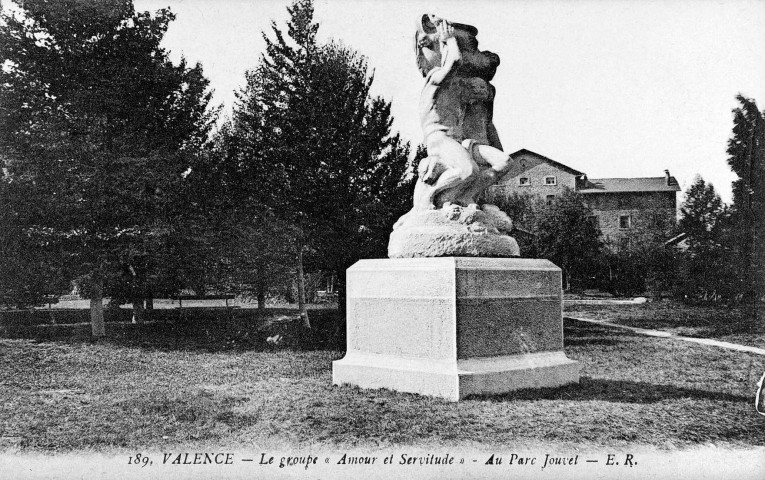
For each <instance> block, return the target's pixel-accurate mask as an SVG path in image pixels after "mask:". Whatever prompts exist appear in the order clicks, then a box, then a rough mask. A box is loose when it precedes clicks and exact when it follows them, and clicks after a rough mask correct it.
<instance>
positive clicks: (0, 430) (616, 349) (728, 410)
mask: <svg viewBox="0 0 765 480" xmlns="http://www.w3.org/2000/svg"><path fill="white" fill-rule="evenodd" d="M111 330H112V331H113V332H114V331H115V330H116V328H111ZM141 335H143V336H147V338H148V337H151V341H147V342H142V341H140V340H136V338H133V337H135V336H141ZM162 335H168V332H167V330H166V329H165V330H162V329H160V328H159V327H154V326H151V325H146V326H145V328H143V329H140V330H136V331H135V332H134V335H133V337H130V338H129V336H126V335H124V332H123V333H121V334H112V336H111V337H109V338H108V339H107V340H105V341H103V342H101V343H97V344H94V343H90V342H88V341H83V340H78V339H76V338H73V339H69V338H59V339H54V340H46V341H36V340H32V339H0V442H1V443H0V449H1V451H6V452H10V451H19V452H27V453H32V452H41V453H54V452H55V453H60V452H86V453H88V452H94V451H102V452H111V451H115V450H120V451H121V450H127V449H130V450H131V451H140V450H141V449H146V450H150V449H168V448H179V447H185V448H194V447H195V446H196V447H203V446H205V445H206V446H215V447H216V448H218V447H219V448H232V449H236V448H250V449H252V448H257V447H262V448H266V447H267V448H271V449H287V448H300V447H309V446H310V447H325V448H333V449H334V448H354V447H356V448H380V447H390V446H408V445H412V446H424V447H428V446H454V447H465V448H472V447H476V446H485V447H488V446H501V447H502V448H505V449H509V448H514V447H515V448H531V447H533V446H535V445H547V446H552V447H555V448H574V449H576V448H580V449H584V448H597V447H599V446H608V447H609V448H611V449H614V448H619V447H626V446H630V447H634V446H651V447H656V448H659V449H669V450H673V449H677V448H689V447H694V446H702V445H706V444H709V443H712V444H714V445H716V446H726V447H751V446H763V445H765V428H764V425H765V420H764V419H763V417H761V416H759V415H758V414H757V413H756V412H755V410H754V393H755V388H756V386H755V384H756V382H757V380H758V379H759V377H760V376H761V375H762V373H763V371H765V357H762V356H757V355H753V354H748V353H741V352H734V351H728V350H724V349H721V348H714V347H707V346H703V345H696V344H688V343H684V342H680V341H675V340H671V339H657V338H650V337H645V336H639V335H634V334H632V333H631V332H628V331H622V330H617V329H613V328H606V327H601V326H597V325H590V324H582V323H581V322H566V324H565V342H566V353H567V355H568V356H569V357H570V358H573V359H576V360H579V361H580V362H581V363H582V367H583V368H582V380H581V384H580V385H572V386H568V387H564V388H557V389H546V390H541V391H536V390H535V391H521V392H517V393H514V394H511V395H505V396H493V397H481V398H472V399H468V400H466V401H462V402H459V403H449V402H446V401H442V400H438V399H432V398H426V397H421V396H418V395H411V394H401V393H395V392H391V391H386V390H376V391H362V390H359V389H356V388H350V387H342V388H339V387H334V386H332V385H331V361H332V360H335V359H339V358H341V357H342V356H343V353H342V352H340V351H336V350H315V351H292V350H268V349H267V348H266V347H265V344H263V343H256V342H253V343H251V344H248V345H247V346H243V345H241V344H238V345H237V344H231V343H227V342H215V343H212V344H211V343H210V341H211V340H210V336H207V337H205V336H198V338H196V339H187V341H185V342H182V343H180V344H179V343H178V342H177V341H176V342H173V341H172V340H171V339H168V340H167V341H162ZM213 335H214V334H213Z"/></svg>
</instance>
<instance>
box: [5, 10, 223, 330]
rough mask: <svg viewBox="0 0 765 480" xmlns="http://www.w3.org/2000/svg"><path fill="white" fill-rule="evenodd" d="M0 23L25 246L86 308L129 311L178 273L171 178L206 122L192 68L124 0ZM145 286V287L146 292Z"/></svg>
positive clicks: (197, 72)
mask: <svg viewBox="0 0 765 480" xmlns="http://www.w3.org/2000/svg"><path fill="white" fill-rule="evenodd" d="M17 3H18V4H19V7H20V12H19V13H12V14H10V15H4V16H3V24H2V26H0V51H2V54H3V55H2V56H3V58H4V59H6V68H4V69H3V70H2V71H1V72H0V149H1V150H0V152H2V155H3V156H4V157H5V159H6V162H7V168H8V176H7V181H10V182H14V183H15V184H16V186H17V188H16V189H15V190H14V192H15V196H14V198H13V199H12V204H13V205H14V207H13V208H14V209H15V211H17V212H21V214H22V215H23V217H24V218H23V219H21V220H20V223H21V224H23V225H24V229H25V231H26V234H27V235H28V236H29V237H30V240H31V241H30V242H29V243H30V244H32V245H34V244H53V245H56V246H57V248H58V250H59V252H60V254H61V256H62V257H63V265H64V267H65V268H64V269H63V275H64V277H65V278H78V279H80V283H81V285H82V286H83V288H84V291H85V292H86V294H87V295H88V296H89V297H90V298H91V305H92V311H91V313H92V318H93V333H94V335H96V336H101V335H103V334H104V328H103V315H102V313H101V309H102V296H103V294H104V293H105V292H106V293H108V290H109V289H110V288H115V287H116V288H119V290H122V291H123V292H124V291H125V290H127V295H129V296H132V297H134V298H135V302H134V303H136V302H138V299H139V298H141V299H142V297H143V296H145V295H147V292H146V290H150V289H151V288H152V286H151V283H152V279H153V280H154V283H161V284H164V285H165V286H167V285H168V284H174V285H173V287H172V288H175V287H177V285H178V282H177V281H173V280H170V281H168V279H162V280H161V281H160V278H159V275H158V271H159V270H158V267H157V266H158V265H165V266H167V265H169V264H173V263H175V264H178V263H180V262H173V261H172V260H173V259H172V258H161V259H160V258H157V256H158V255H161V256H163V257H167V255H170V257H173V256H174V257H176V259H177V255H178V254H179V251H178V250H177V247H178V245H177V243H178V242H176V241H175V239H174V232H175V231H176V229H177V226H178V224H177V221H178V218H179V217H180V215H181V212H182V211H183V206H182V205H181V204H179V201H180V200H181V199H182V198H183V194H182V190H183V188H184V187H183V183H184V173H185V172H186V171H187V169H188V167H189V165H190V158H191V157H193V154H194V152H195V150H196V149H198V148H199V147H200V146H201V145H202V144H203V143H204V142H205V141H206V138H207V134H208V131H209V128H210V125H211V121H212V113H211V112H210V110H209V109H208V103H209V100H210V92H209V91H208V81H207V79H206V78H205V77H204V76H203V74H202V68H201V66H200V65H196V66H194V67H189V66H188V65H187V64H186V62H185V61H181V62H180V64H179V65H173V64H172V62H170V60H169V59H168V56H167V52H166V51H165V50H164V49H162V48H161V47H160V42H161V40H162V37H163V36H164V34H165V32H166V30H167V27H168V24H169V23H170V22H171V21H172V20H173V18H174V16H173V14H172V13H170V11H169V10H160V11H158V12H157V13H156V14H155V15H151V14H149V13H148V12H136V11H135V9H134V7H133V2H132V0H99V1H97V2H85V1H81V0H61V1H57V2H49V1H45V0H25V1H24V2H17ZM155 286H156V285H155Z"/></svg>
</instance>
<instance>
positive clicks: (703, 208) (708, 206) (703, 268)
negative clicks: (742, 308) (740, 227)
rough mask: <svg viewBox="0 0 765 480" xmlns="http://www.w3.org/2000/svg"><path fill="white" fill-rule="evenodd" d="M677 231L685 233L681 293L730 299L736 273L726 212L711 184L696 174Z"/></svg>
mask: <svg viewBox="0 0 765 480" xmlns="http://www.w3.org/2000/svg"><path fill="white" fill-rule="evenodd" d="M680 214H681V217H680V222H679V224H678V227H679V230H680V231H682V232H683V233H685V234H686V235H687V239H686V242H687V244H688V249H687V251H686V252H685V257H686V259H685V269H684V272H683V277H684V278H683V289H682V293H683V294H684V295H685V296H686V297H687V298H696V299H698V298H701V299H703V298H721V299H725V300H728V301H730V300H732V299H733V298H734V297H735V295H736V294H737V293H738V292H737V291H736V289H737V288H738V286H739V285H738V282H737V281H736V278H737V276H738V274H739V272H737V268H736V267H735V263H736V262H735V261H732V260H733V258H734V257H733V249H732V248H731V245H730V241H731V238H730V234H729V233H730V232H729V230H730V214H729V209H728V208H727V206H726V205H725V204H724V203H723V201H722V199H720V196H719V195H718V194H717V192H716V191H715V188H714V186H713V185H712V184H711V183H706V182H705V181H704V179H703V178H701V177H697V178H696V180H695V181H694V183H693V185H691V186H690V187H689V188H688V191H687V192H686V194H685V201H684V202H683V204H682V206H681V207H680Z"/></svg>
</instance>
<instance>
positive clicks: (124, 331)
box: [2, 308, 345, 353]
mask: <svg viewBox="0 0 765 480" xmlns="http://www.w3.org/2000/svg"><path fill="white" fill-rule="evenodd" d="M236 313H237V315H231V313H230V312H227V311H226V310H225V309H212V308H204V309H202V308H200V309H192V308H189V309H186V312H185V313H184V316H183V317H180V316H179V315H178V313H177V312H174V311H168V312H163V311H156V312H155V314H156V315H155V316H154V318H155V319H153V320H152V321H148V322H145V323H140V324H133V323H128V322H107V323H106V337H105V338H103V339H101V340H98V342H101V343H108V344H112V345H115V346H118V347H129V348H141V349H146V350H158V351H170V352H172V351H197V352H205V353H222V352H243V351H275V350H301V351H311V350H337V349H344V348H345V323H344V322H343V321H342V318H341V316H340V314H339V312H338V311H337V310H319V311H312V312H311V313H310V319H311V326H312V328H310V329H308V328H305V327H303V325H302V320H300V319H299V317H298V316H297V315H296V314H297V312H296V311H292V310H285V309H274V310H271V309H269V311H268V312H267V315H266V316H264V317H262V318H261V317H259V316H258V315H257V313H256V311H254V310H253V311H250V312H247V313H245V312H241V311H240V312H236ZM280 316H282V317H285V316H286V317H289V318H292V320H287V321H281V322H277V323H270V322H268V321H267V320H268V319H269V318H271V319H273V318H276V317H280ZM2 333H3V335H2V336H3V337H6V338H25V339H32V340H37V341H55V342H63V343H75V344H82V343H94V342H96V340H95V339H93V337H92V336H91V327H90V325H89V324H85V323H78V324H63V325H17V326H12V327H6V328H5V331H4V332H2ZM276 335H278V336H279V337H280V338H279V341H278V342H277V343H270V342H268V341H267V339H268V338H269V337H274V336H276Z"/></svg>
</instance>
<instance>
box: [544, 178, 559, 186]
mask: <svg viewBox="0 0 765 480" xmlns="http://www.w3.org/2000/svg"><path fill="white" fill-rule="evenodd" d="M557 184H558V182H557V181H556V179H555V177H545V185H557Z"/></svg>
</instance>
